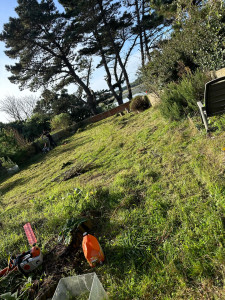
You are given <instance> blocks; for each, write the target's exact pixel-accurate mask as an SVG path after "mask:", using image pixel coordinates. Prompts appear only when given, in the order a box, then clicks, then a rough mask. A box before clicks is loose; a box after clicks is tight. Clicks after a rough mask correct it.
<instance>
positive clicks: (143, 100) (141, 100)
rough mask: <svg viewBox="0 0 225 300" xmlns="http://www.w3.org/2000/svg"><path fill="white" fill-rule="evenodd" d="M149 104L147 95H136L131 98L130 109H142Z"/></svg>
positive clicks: (146, 107) (138, 110)
mask: <svg viewBox="0 0 225 300" xmlns="http://www.w3.org/2000/svg"><path fill="white" fill-rule="evenodd" d="M150 106H151V104H150V101H149V100H148V97H147V96H136V97H134V98H133V99H132V100H131V103H130V109H131V110H132V111H137V112H140V111H144V110H146V109H148V108H149V107H150Z"/></svg>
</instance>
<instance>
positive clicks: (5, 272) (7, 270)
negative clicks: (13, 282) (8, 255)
mask: <svg viewBox="0 0 225 300" xmlns="http://www.w3.org/2000/svg"><path fill="white" fill-rule="evenodd" d="M16 270H17V266H15V267H13V268H12V269H10V268H9V267H6V268H5V269H3V270H1V271H0V277H2V276H4V275H6V274H7V273H9V272H12V271H16Z"/></svg>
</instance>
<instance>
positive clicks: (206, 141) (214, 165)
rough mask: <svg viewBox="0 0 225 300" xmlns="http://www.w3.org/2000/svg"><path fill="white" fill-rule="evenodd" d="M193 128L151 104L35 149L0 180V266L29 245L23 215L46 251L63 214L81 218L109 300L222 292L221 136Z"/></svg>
mask: <svg viewBox="0 0 225 300" xmlns="http://www.w3.org/2000/svg"><path fill="white" fill-rule="evenodd" d="M194 122H195V123H196V124H197V125H198V127H199V122H200V120H199V119H197V120H194ZM199 128H200V129H196V127H195V126H194V124H193V122H192V121H190V120H186V121H183V122H170V121H168V120H165V119H163V118H162V117H161V115H160V112H159V111H158V109H157V108H151V109H149V110H147V111H145V112H143V113H140V114H127V115H125V116H123V117H121V116H119V117H116V116H114V117H111V118H109V119H106V120H103V121H101V122H99V123H96V124H93V125H89V126H87V127H86V128H85V129H84V130H83V131H80V132H78V133H76V134H74V135H73V136H71V137H70V138H67V139H66V140H65V141H64V142H65V143H64V142H62V143H61V145H59V146H58V147H56V148H55V149H54V150H52V151H51V152H49V153H48V154H46V155H43V154H40V155H39V156H36V157H34V158H33V161H32V162H28V163H27V165H26V166H24V168H23V169H22V170H21V172H20V173H18V174H16V175H14V176H12V177H11V178H9V179H7V180H5V181H3V182H1V184H0V236H1V240H0V267H4V266H5V265H6V264H7V257H8V254H9V253H10V252H12V251H14V250H16V251H17V252H21V251H23V250H26V249H28V245H27V244H28V243H27V241H26V237H25V235H24V232H23V225H24V224H25V223H26V222H30V223H31V224H32V227H33V229H34V231H35V233H36V235H37V237H38V240H39V242H40V243H41V245H42V249H43V252H44V253H45V254H46V253H47V252H48V249H49V245H51V244H52V246H53V245H54V243H55V242H56V241H57V236H58V234H59V233H60V231H61V230H62V227H63V225H64V224H65V222H66V221H67V220H68V219H70V218H71V217H73V218H76V217H80V216H88V217H90V218H91V219H92V221H93V223H94V225H95V227H94V230H95V235H96V237H97V238H98V239H99V241H100V243H101V245H102V248H103V250H104V252H105V255H106V263H105V264H104V265H103V266H99V267H97V268H96V269H95V272H96V273H97V275H98V276H99V278H100V280H101V282H102V283H103V286H104V288H105V289H106V290H107V292H108V295H109V297H110V299H225V291H224V275H225V267H224V262H225V253H224V228H225V181H224V174H225V152H223V151H222V148H223V147H224V146H225V140H224V137H225V134H224V132H221V131H220V132H219V131H218V132H215V133H213V135H212V136H211V137H207V136H206V134H205V131H204V129H203V127H199ZM67 162H70V165H68V166H66V167H65V168H63V169H62V166H63V164H65V163H67ZM89 164H90V165H89ZM87 165H88V166H89V168H88V170H86V172H84V173H83V174H80V175H79V176H76V177H74V178H72V179H69V180H67V181H62V180H61V179H62V178H63V176H64V173H65V172H66V171H68V170H70V169H71V168H72V167H74V168H78V169H82V167H85V166H87ZM81 173H82V172H81ZM49 241H50V242H49ZM81 264H82V266H83V270H84V272H90V271H92V269H91V268H89V267H88V264H87V263H86V262H85V259H84V258H83V259H81ZM70 272H71V270H70ZM74 273H76V270H74ZM65 274H66V273H65ZM68 275H69V274H68ZM43 279H45V275H44V274H42V278H41V280H43ZM6 290H9V287H8V286H7V287H6V285H2V288H1V282H0V292H5V291H6Z"/></svg>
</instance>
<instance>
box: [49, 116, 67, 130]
mask: <svg viewBox="0 0 225 300" xmlns="http://www.w3.org/2000/svg"><path fill="white" fill-rule="evenodd" d="M70 123H71V120H70V116H69V115H68V114H67V113H61V114H59V115H56V116H54V117H53V119H52V120H51V129H65V128H67V127H68V126H69V125H70Z"/></svg>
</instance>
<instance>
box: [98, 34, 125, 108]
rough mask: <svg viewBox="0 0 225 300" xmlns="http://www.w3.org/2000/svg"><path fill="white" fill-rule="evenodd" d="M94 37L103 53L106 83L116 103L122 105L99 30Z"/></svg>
mask: <svg viewBox="0 0 225 300" xmlns="http://www.w3.org/2000/svg"><path fill="white" fill-rule="evenodd" d="M94 36H95V39H96V41H97V43H98V46H99V49H100V53H101V57H102V62H103V65H104V68H105V71H106V74H107V80H106V82H107V84H108V87H109V89H110V91H111V92H112V94H113V97H114V98H115V99H116V101H117V102H118V104H119V105H120V104H121V99H120V97H119V96H118V95H117V93H116V91H115V88H114V87H113V85H112V76H111V73H110V70H109V67H108V64H107V61H106V58H105V53H104V50H103V46H102V43H101V37H100V36H99V34H98V32H97V30H95V31H94ZM122 103H123V102H122Z"/></svg>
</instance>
